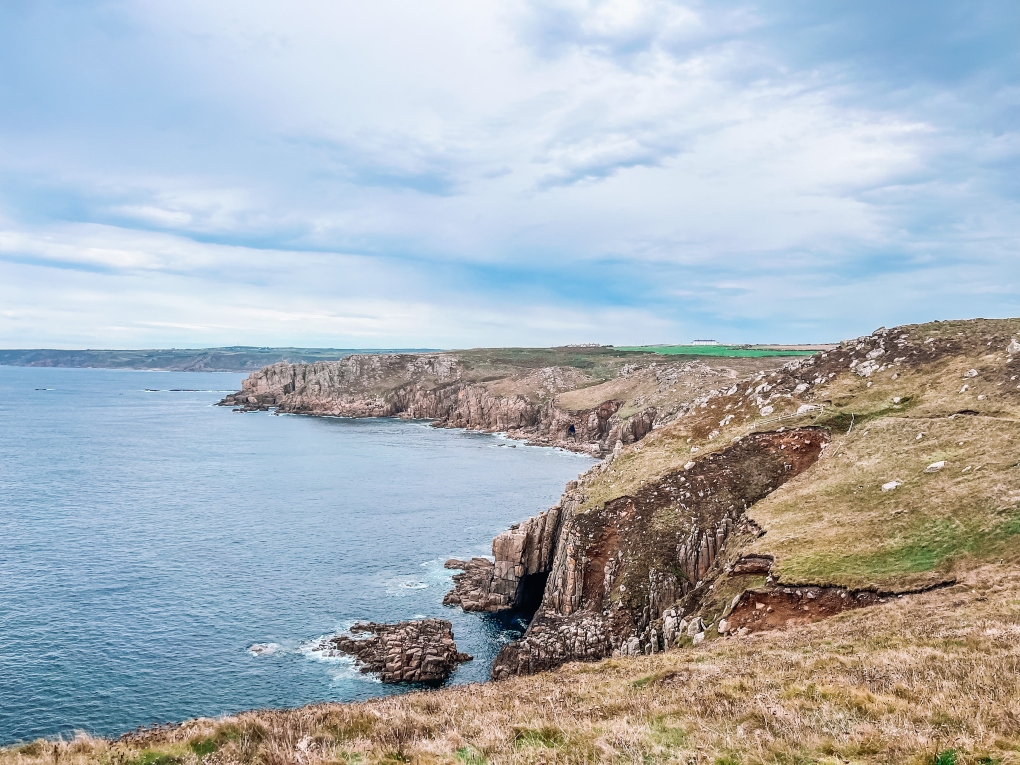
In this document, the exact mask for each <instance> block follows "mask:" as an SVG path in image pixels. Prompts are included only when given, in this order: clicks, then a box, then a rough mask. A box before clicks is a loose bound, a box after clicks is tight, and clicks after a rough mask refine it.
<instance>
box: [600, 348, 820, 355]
mask: <svg viewBox="0 0 1020 765" xmlns="http://www.w3.org/2000/svg"><path fill="white" fill-rule="evenodd" d="M616 350H618V351H640V352H643V353H658V354H661V355H663V356H743V357H750V358H761V357H764V356H811V355H813V354H815V353H817V352H818V351H784V350H772V349H768V348H748V347H747V346H741V345H623V346H620V345H618V346H616Z"/></svg>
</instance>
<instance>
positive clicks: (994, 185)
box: [0, 0, 1020, 345]
mask: <svg viewBox="0 0 1020 765" xmlns="http://www.w3.org/2000/svg"><path fill="white" fill-rule="evenodd" d="M1018 15H1020V10H1018V8H1017V6H1016V4H1015V3H1007V2H998V1H997V0H988V1H987V2H984V1H983V2H978V3H974V4H970V5H966V6H961V5H960V4H958V3H950V2H932V3H928V4H925V5H924V6H923V8H922V7H921V6H918V5H916V4H905V5H900V6H897V7H896V8H889V7H887V5H882V6H879V5H877V4H876V3H874V2H870V1H868V2H860V3H834V4H824V5H817V4H816V5H804V4H784V3H780V4H759V3H750V2H742V1H740V0H732V1H729V2H722V3H706V2H700V1H695V0H691V1H690V2H670V1H668V0H553V1H552V2H542V3H538V2H533V1H531V0H516V1H515V2H511V3H508V4H496V3H487V2H481V3H479V2H469V1H468V0H438V2H436V3H432V4H427V5H423V4H420V3H413V2H410V0H385V1H384V2H381V3H373V4H364V3H353V2H346V1H345V2H333V1H330V2H327V0H310V1H309V2H307V3H302V4H301V6H300V7H295V6H285V5H283V4H279V3H275V2H268V1H265V0H263V1H260V2H241V1H240V0H225V1H224V2H221V3H214V4H210V3H199V2H197V0H181V2H177V3H172V4H158V3H148V2H143V1H142V0H104V1H103V2H98V1H96V2H87V3H62V2H56V1H55V0H41V1H40V2H39V3H33V4H28V5H26V4H8V5H6V6H3V7H0V30H3V31H2V32H0V35H2V38H0V43H2V44H0V72H3V74H0V282H5V283H7V284H8V285H10V284H17V290H14V289H13V288H12V287H7V288H6V291H4V292H3V295H2V296H3V299H4V300H5V301H9V304H10V305H17V306H19V307H18V308H17V311H15V313H17V315H18V317H20V318H18V319H17V321H14V320H13V319H9V320H7V323H6V324H2V323H0V344H5V345H11V344H14V345H26V344H27V345H31V344H38V343H47V344H58V343H64V344H66V343H71V342H73V341H74V338H77V337H84V336H88V337H90V338H93V339H95V338H100V337H102V333H103V332H110V333H113V334H111V337H116V338H119V339H120V341H121V342H124V343H128V344H136V345H137V344H139V343H142V342H145V343H151V344H176V345H181V344H186V342H187V338H186V332H187V331H191V332H193V333H194V337H195V338H212V337H216V338H222V340H217V342H220V341H222V342H233V341H232V340H230V336H231V333H234V334H236V335H238V336H241V335H243V336H245V337H248V338H250V339H251V341H252V342H259V343H261V344H266V343H269V342H270V341H271V339H272V338H277V337H283V334H286V336H287V338H288V342H290V343H292V344H302V342H303V341H302V340H301V338H302V337H305V338H306V341H304V342H307V343H311V342H312V341H313V339H316V338H318V339H317V340H316V342H319V341H321V340H322V338H333V340H330V341H329V344H333V345H336V344H352V343H358V342H362V341H364V342H369V341H370V342H371V344H375V345H386V344H394V345H406V344H408V343H410V342H412V341H414V343H416V344H420V345H437V344H452V345H461V344H471V345H478V344H486V343H496V342H500V343H523V342H527V343H538V344H542V343H545V342H561V341H562V342H567V341H580V340H582V339H584V340H589V339H603V340H606V341H610V340H612V339H617V340H620V341H621V342H638V341H641V340H642V339H648V340H652V339H653V338H652V337H651V335H654V336H655V337H654V340H655V341H669V340H677V339H684V338H685V337H688V336H689V335H693V334H699V335H700V334H709V335H721V334H723V333H724V332H729V333H731V334H732V339H742V340H754V339H766V338H767V339H773V340H784V339H785V340H794V339H825V338H826V337H832V336H834V335H849V334H853V333H855V332H864V331H867V330H869V329H871V328H872V325H876V326H877V325H878V324H891V323H892V322H893V319H891V318H889V315H890V314H895V315H896V316H898V317H901V318H903V320H911V319H912V318H918V319H919V318H927V317H931V316H936V315H943V316H950V315H969V314H971V313H974V312H982V311H987V312H995V313H999V314H1005V313H1016V312H1017V309H1018V308H1020V305H1018V302H1020V299H1017V298H1015V297H1013V295H1015V294H1017V293H1016V292H1015V291H1014V292H1013V293H1010V292H1009V291H1008V290H1004V289H1002V288H1001V286H1002V285H1004V284H1015V283H1016V281H1017V276H1018V273H1017V271H1018V262H1020V261H1018V258H1017V255H1018V244H1020V241H1018V234H1017V233H1016V232H1017V231H1020V227H1018V224H1020V211H1018V192H1020V181H1018V180H1017V179H1018V178H1020V131H1018V130H1017V127H1016V126H1017V125H1018V124H1020V119H1018V117H1020V114H1018V106H1017V104H1018V103H1020V101H1018V98H1017V95H1018V93H1020V63H1018V62H1020V58H1018V55H1020V54H1018V52H1017V49H1016V46H1015V44H1014V42H1015V41H1013V40H1012V35H1011V29H1012V28H1015V24H1012V25H1011V24H1010V22H1011V21H1020V18H1018ZM55 284H59V285H61V286H60V289H59V290H58V289H56V288H55V287H54V285H55ZM75 285H79V286H81V287H82V290H83V291H81V292H79V291H76V290H75ZM84 285H87V290H85V289H84ZM919 285H923V289H921V288H920V287H919ZM86 294H87V295H88V296H91V297H87V298H86V297H80V299H79V297H76V296H79V295H86ZM136 294H144V295H145V296H146V297H145V300H144V301H139V300H136V299H135V297H134V296H135V295H136ZM103 296H105V297H103ZM978 296H980V297H978ZM212 305H215V309H214V308H213V307H211V306H212ZM100 306H102V308H100ZM257 306H262V308H256V307H257ZM273 306H276V308H272V309H271V308H270V307H273ZM408 306H410V307H413V310H412V309H411V308H409V309H408V310H405V307H408ZM306 307H307V310H306ZM11 310H14V309H9V308H7V306H6V305H5V311H7V313H5V314H4V315H5V316H8V315H9V313H10V311H11ZM272 310H279V311H281V312H282V313H279V314H273V313H272V312H271V311H272ZM67 311H73V316H74V318H73V321H71V320H69V315H68V314H67V313H66V312H67ZM133 312H134V313H133ZM33 317H34V318H33ZM198 317H205V318H202V319H201V320H199V318H198ZM274 317H275V318H274ZM287 317H290V318H287ZM472 317H475V318H472ZM246 322H247V324H246ZM198 327H208V330H205V329H202V330H199V329H196V328H198ZM282 327H286V328H287V329H286V332H283V330H282V329H279V328H282ZM302 327H305V328H306V330H305V331H304V334H303V335H302V329H301V328H302ZM72 328H73V329H72ZM188 328H191V329H190V330H189V329H188ZM132 332H134V333H136V334H134V335H132V334H131V333H132ZM182 333H184V334H182ZM642 333H647V334H648V335H649V337H648V338H644V337H643V336H642ZM808 334H809V335H810V337H808V336H807V335H808ZM578 335H583V337H578ZM132 337H133V338H134V339H131V338H132ZM260 337H263V338H265V339H264V340H259V339H258V338H260ZM429 337H433V338H435V339H434V340H429V339H428V338H429ZM366 338H368V339H366ZM388 338H389V339H388ZM193 342H198V340H197V339H196V340H195V341H193Z"/></svg>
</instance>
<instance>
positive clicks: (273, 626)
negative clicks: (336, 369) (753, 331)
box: [0, 367, 591, 744]
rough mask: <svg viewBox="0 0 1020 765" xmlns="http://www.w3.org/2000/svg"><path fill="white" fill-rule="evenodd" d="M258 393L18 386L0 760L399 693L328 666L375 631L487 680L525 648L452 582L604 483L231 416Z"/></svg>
mask: <svg viewBox="0 0 1020 765" xmlns="http://www.w3.org/2000/svg"><path fill="white" fill-rule="evenodd" d="M241 379H242V376H241V375H235V374H209V373H176V372H133V371H120V370H118V371H109V370H77V369H27V368H17V367H0V744H2V743H10V742H12V741H17V740H24V739H29V738H33V737H36V736H53V735H57V734H65V735H67V734H70V733H71V732H72V731H74V730H76V729H82V730H86V731H88V732H90V733H95V734H106V735H110V734H118V733H121V732H124V731H126V730H129V729H132V728H134V727H136V726H139V725H150V724H153V723H161V722H172V721H177V720H183V719H185V718H188V717H194V716H199V715H206V716H210V715H218V714H223V713H228V712H234V711H239V710H243V709H249V708H254V707H281V706H293V705H299V704H303V703H307V702H312V701H320V700H327V699H333V700H346V699H358V698H365V697H368V696H375V695H381V694H384V693H391V692H395V689H394V688H392V687H389V686H383V685H381V684H380V683H378V682H375V681H374V680H373V679H372V678H371V677H369V676H364V675H361V674H360V673H359V672H357V671H356V670H354V669H353V667H352V666H351V665H350V664H348V663H346V662H342V661H337V660H326V659H323V658H322V657H321V656H318V655H317V654H316V653H315V652H314V651H312V650H311V647H312V646H313V645H314V644H315V642H316V641H317V640H318V639H319V638H320V637H321V636H323V635H327V634H330V633H333V632H335V631H337V630H340V629H343V628H345V627H346V626H349V625H350V624H351V623H352V622H353V621H355V620H358V619H373V620H376V621H388V620H390V621H391V620H398V619H406V618H411V617H414V616H420V615H428V616H443V617H445V618H447V619H451V620H452V621H453V623H454V634H455V636H456V639H457V643H458V645H459V646H460V648H461V650H465V651H467V652H468V653H471V654H473V655H475V656H476V660H475V661H474V662H472V663H468V664H465V665H462V666H461V668H460V669H459V670H458V671H457V672H456V674H455V675H454V677H453V678H452V679H451V682H468V681H476V680H482V679H485V678H486V677H487V675H488V669H489V666H490V665H491V661H492V658H493V657H494V655H495V652H496V651H497V650H498V647H499V645H500V643H501V641H503V640H506V639H508V634H507V633H506V632H504V631H503V630H502V629H501V628H500V627H499V625H498V624H496V623H494V622H493V621H491V620H490V619H488V618H486V617H482V616H478V615H473V614H464V613H462V612H460V611H459V610H456V609H451V608H444V607H443V606H442V597H443V595H444V594H445V592H446V590H447V589H448V585H449V576H450V574H451V573H452V572H449V571H446V570H444V569H443V568H442V563H443V561H444V560H445V559H446V558H448V557H453V556H458V557H466V556H470V555H472V554H487V553H488V552H489V542H490V540H491V538H492V536H493V535H494V534H496V533H498V532H499V531H501V530H503V529H505V528H506V527H507V525H508V524H509V523H511V522H514V521H517V520H521V519H523V518H525V517H527V516H528V515H531V514H533V513H535V512H537V511H540V510H543V509H545V508H546V507H548V506H549V505H551V504H552V503H554V502H555V501H556V500H557V498H558V497H559V494H560V492H561V491H562V488H563V485H564V483H565V482H566V481H567V480H569V479H570V478H573V477H574V476H576V475H577V473H579V472H581V471H583V470H586V469H587V467H588V466H589V465H590V464H591V460H590V459H588V458H586V457H582V456H578V455H574V454H569V453H566V452H561V451H557V450H552V449H540V448H532V447H525V446H518V447H517V448H514V449H511V448H508V447H507V444H508V442H506V441H504V440H501V439H500V438H498V437H495V436H490V435H482V434H475V433H466V432H462V431H450V430H436V429H433V428H429V427H427V426H425V425H424V424H423V423H414V422H401V421H397V420H341V419H331V418H310V417H293V416H281V417H277V416H271V415H268V414H265V413H262V414H236V413H233V412H231V411H230V410H229V409H225V408H221V407H214V406H212V404H214V403H215V402H216V401H217V400H218V399H219V398H220V397H221V396H222V393H221V391H228V390H236V389H237V388H238V387H239V385H240V381H241ZM146 389H155V390H152V391H147V390H146ZM171 389H179V390H176V391H174V390H171ZM182 389H193V390H190V391H188V390H182ZM256 644H268V645H269V647H268V650H267V652H266V653H263V654H262V655H253V653H252V652H251V651H250V650H249V649H250V648H251V647H252V646H253V645H256Z"/></svg>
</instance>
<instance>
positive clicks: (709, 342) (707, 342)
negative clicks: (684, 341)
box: [691, 340, 719, 345]
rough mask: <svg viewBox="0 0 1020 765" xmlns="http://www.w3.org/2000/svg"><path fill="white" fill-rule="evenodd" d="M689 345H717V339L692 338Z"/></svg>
mask: <svg viewBox="0 0 1020 765" xmlns="http://www.w3.org/2000/svg"><path fill="white" fill-rule="evenodd" d="M691 345H719V341H718V340H694V341H693V342H692V343H691Z"/></svg>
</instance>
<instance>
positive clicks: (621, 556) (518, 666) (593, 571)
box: [459, 428, 828, 679]
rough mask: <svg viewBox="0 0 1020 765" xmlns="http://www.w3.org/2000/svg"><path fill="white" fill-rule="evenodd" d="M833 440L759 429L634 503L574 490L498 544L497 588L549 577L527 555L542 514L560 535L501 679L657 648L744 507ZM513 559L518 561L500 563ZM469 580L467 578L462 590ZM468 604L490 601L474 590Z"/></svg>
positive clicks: (503, 660)
mask: <svg viewBox="0 0 1020 765" xmlns="http://www.w3.org/2000/svg"><path fill="white" fill-rule="evenodd" d="M827 441H828V434H827V432H826V431H824V430H822V429H818V428H800V429H794V430H789V431H785V432H768V433H754V434H751V435H749V436H747V437H745V438H743V439H741V440H740V441H738V442H737V443H735V444H733V445H732V446H730V447H728V448H726V449H724V450H722V451H720V452H716V453H714V454H711V455H708V456H707V457H705V458H704V459H702V460H700V461H698V462H697V463H694V464H691V465H689V466H688V467H686V468H685V469H681V470H677V471H674V472H672V473H670V474H668V475H666V476H665V477H664V478H662V479H661V480H659V481H656V482H654V483H651V484H648V485H646V486H645V487H644V488H643V489H642V490H641V491H640V492H638V493H636V494H635V495H634V496H624V497H620V498H618V499H616V500H614V501H612V502H610V503H608V504H606V505H605V506H604V507H602V508H596V509H594V510H588V511H587V512H579V508H580V506H581V503H582V501H583V496H581V495H580V494H579V493H578V492H577V491H576V490H575V491H573V492H568V493H567V494H566V495H564V501H563V502H562V503H561V505H560V506H558V507H557V508H554V509H553V510H551V511H549V513H547V514H545V516H539V517H538V518H535V519H531V521H530V522H529V523H526V524H521V526H520V527H518V530H517V533H518V534H519V535H523V536H524V538H517V539H515V543H514V544H513V545H512V546H506V545H501V546H498V547H497V546H496V545H494V548H493V552H494V553H495V554H496V562H495V563H494V564H492V566H493V568H492V571H493V577H492V580H491V581H492V582H494V583H498V582H500V580H499V578H498V577H497V576H496V575H495V572H496V571H512V572H513V574H516V572H517V571H520V572H521V573H522V574H523V575H532V576H534V575H536V574H539V573H542V571H541V567H540V559H541V558H542V556H540V555H536V556H534V557H533V558H531V559H528V558H527V556H523V555H521V554H520V553H519V552H518V551H523V550H529V549H530V550H535V549H537V548H538V547H539V544H540V539H539V538H538V537H534V538H527V534H526V530H530V529H535V530H536V531H537V530H541V531H545V530H546V521H545V520H543V519H544V518H549V517H555V518H556V519H557V520H556V523H557V526H558V528H559V534H558V537H557V539H556V544H555V551H554V553H553V555H552V556H551V558H546V560H547V561H548V569H546V570H547V571H548V579H547V581H546V584H545V590H544V593H543V597H542V601H541V606H540V607H539V609H538V611H537V613H536V614H535V616H534V618H533V620H532V622H531V624H530V626H529V628H528V631H527V633H526V634H525V636H524V637H523V638H522V639H521V640H519V641H517V642H515V643H512V644H510V645H508V646H506V647H505V648H504V649H503V650H502V651H501V652H500V654H499V656H498V658H497V659H496V662H495V665H494V666H493V670H492V674H493V677H494V678H496V679H499V678H503V677H507V676H509V675H514V674H528V673H531V672H537V671H541V670H543V669H549V668H551V667H554V666H557V665H559V664H562V663H564V662H566V661H572V660H592V659H599V658H603V657H606V656H609V655H610V654H611V653H613V651H620V652H630V651H631V650H632V649H633V646H634V645H635V641H636V644H637V646H638V647H639V648H640V649H641V650H644V647H645V646H647V645H650V644H654V645H655V647H656V648H658V646H659V645H661V633H658V634H657V633H656V629H655V625H656V624H660V625H661V620H662V617H663V615H664V614H665V613H666V612H667V611H668V610H670V609H672V608H673V607H674V606H676V605H677V604H678V603H681V604H682V603H683V601H684V600H685V599H686V598H689V597H690V596H691V595H692V594H695V593H696V592H697V591H698V590H699V588H702V587H703V585H705V584H706V582H707V579H708V578H709V575H710V574H711V573H712V572H713V571H717V570H718V569H719V568H720V566H719V563H720V561H721V559H723V557H724V553H725V551H726V549H727V542H728V540H729V538H730V536H731V535H732V534H734V533H735V532H736V531H737V530H738V529H740V528H741V523H742V519H743V514H744V511H745V510H746V509H747V508H748V507H749V506H751V505H753V504H754V503H755V502H757V501H759V500H760V499H762V498H763V497H765V496H766V495H767V494H769V493H770V492H771V491H773V490H774V489H776V488H777V487H778V486H780V485H781V484H783V483H784V482H785V481H787V480H789V479H790V478H792V477H793V476H795V475H798V474H799V473H801V472H802V471H803V470H805V469H806V468H808V467H809V466H810V465H812V464H813V463H814V462H815V461H816V460H817V459H818V457H819V455H820V454H821V451H822V448H823V446H824V445H825V443H826V442H827ZM505 552H508V553H509V558H508V559H507V558H501V557H500V556H501V554H505ZM512 578H513V575H511V577H510V580H512ZM503 581H507V580H503ZM465 584H467V579H465V580H464V581H463V582H461V583H459V585H460V586H462V587H463V586H464V585H465ZM483 589H484V588H483ZM459 597H460V598H461V600H462V601H463V600H467V601H468V602H484V598H475V597H474V596H473V591H472V593H471V594H469V593H462V594H461V595H460V596H459ZM502 602H510V601H501V603H502ZM488 603H489V604H490V607H491V606H492V605H496V604H495V603H493V601H492V600H489V601H488ZM511 605H512V602H511ZM681 611H682V607H681ZM674 613H675V611H674Z"/></svg>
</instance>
